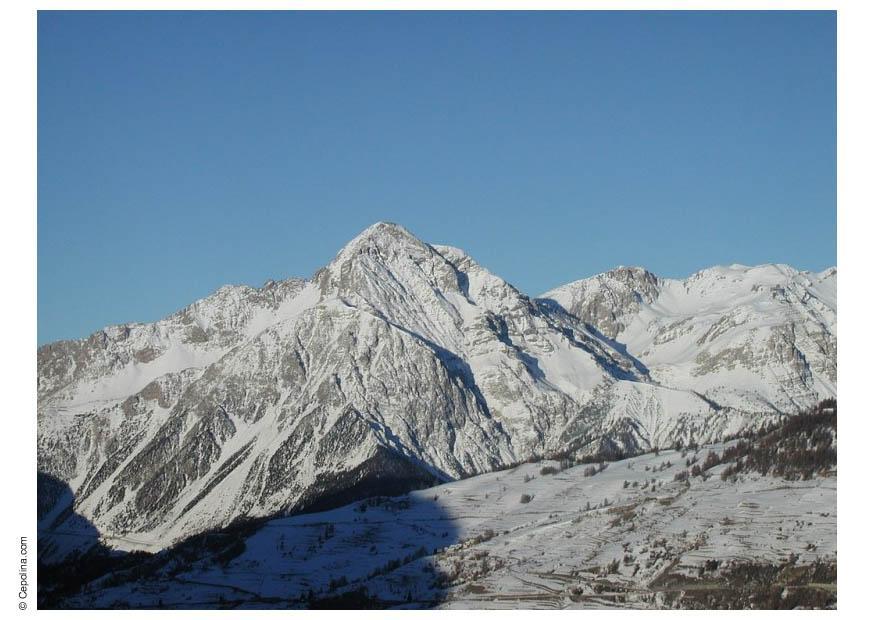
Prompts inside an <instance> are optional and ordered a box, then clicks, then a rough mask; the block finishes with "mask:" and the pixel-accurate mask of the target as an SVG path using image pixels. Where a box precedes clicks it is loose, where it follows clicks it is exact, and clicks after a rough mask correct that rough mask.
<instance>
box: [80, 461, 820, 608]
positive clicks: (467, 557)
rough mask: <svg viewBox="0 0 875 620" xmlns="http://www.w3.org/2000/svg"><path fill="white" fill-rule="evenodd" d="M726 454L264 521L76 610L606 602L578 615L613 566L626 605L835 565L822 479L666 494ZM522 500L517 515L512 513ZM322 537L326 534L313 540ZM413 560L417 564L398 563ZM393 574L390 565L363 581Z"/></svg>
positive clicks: (701, 485)
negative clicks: (347, 602) (118, 604)
mask: <svg viewBox="0 0 875 620" xmlns="http://www.w3.org/2000/svg"><path fill="white" fill-rule="evenodd" d="M728 445H730V444H718V445H714V446H705V447H703V448H701V449H700V450H698V451H697V452H690V453H688V454H687V453H685V454H681V453H678V452H676V451H672V450H667V451H662V452H660V453H659V454H646V455H643V456H640V457H635V458H632V459H628V460H625V461H618V462H614V463H609V464H607V467H606V468H605V469H604V470H603V471H601V472H599V473H596V474H595V475H587V468H588V467H589V466H587V465H579V466H576V467H572V468H570V469H566V470H562V471H559V472H558V473H555V474H547V473H544V474H542V473H541V469H542V468H543V467H544V466H545V465H553V466H558V463H553V462H544V463H532V464H526V465H522V466H519V467H517V468H514V469H511V470H504V471H500V472H493V473H489V474H484V475H481V476H476V477H473V478H470V479H467V480H462V481H458V482H452V483H448V484H444V485H441V486H438V487H434V488H431V489H426V490H423V491H417V492H414V493H410V494H408V495H406V496H399V497H396V498H392V499H388V500H379V501H376V502H373V501H372V502H368V501H365V502H357V503H354V504H350V505H348V506H345V507H342V508H338V509H335V510H332V511H327V512H321V513H313V514H306V515H300V516H295V517H288V518H283V519H276V520H273V521H270V522H268V523H267V524H266V525H265V526H264V527H262V528H261V529H260V530H258V531H257V532H256V533H255V534H254V535H251V536H249V537H248V538H247V539H246V540H245V551H244V552H243V553H242V554H241V555H239V556H238V557H236V558H234V559H233V560H232V561H231V562H230V563H229V564H228V565H227V566H224V567H222V566H218V565H215V564H211V563H207V564H196V565H195V566H194V567H192V568H191V569H190V570H186V571H183V572H182V573H179V574H176V575H161V576H159V577H153V578H152V579H146V580H143V581H141V582H138V583H135V584H125V585H122V586H118V587H113V588H106V589H97V590H96V591H95V592H94V593H92V594H88V595H86V597H87V598H88V604H89V605H94V606H97V607H102V606H106V605H108V604H110V603H111V602H112V601H117V600H128V601H130V602H131V603H132V604H133V605H137V604H145V605H154V604H155V601H156V597H157V596H159V595H160V598H161V600H162V602H163V604H165V605H174V604H180V605H185V604H186V599H185V598H184V597H193V600H198V601H201V602H202V603H207V602H209V601H211V600H212V601H214V602H216V601H218V599H219V596H221V597H222V598H223V600H225V601H234V600H236V601H238V602H239V603H240V604H242V605H243V606H249V605H252V606H260V605H262V604H264V603H263V602H262V603H260V601H264V600H265V599H271V598H272V597H274V598H276V599H279V600H285V601H294V600H296V599H297V598H298V597H299V596H301V595H303V594H305V593H306V592H307V591H308V590H312V591H313V592H314V593H315V594H316V595H317V596H320V595H321V596H324V595H328V594H329V592H330V591H331V588H330V583H329V582H331V581H332V580H335V579H339V578H340V577H343V578H345V579H346V580H347V582H349V585H348V586H345V587H342V588H340V590H336V591H334V593H336V592H339V591H342V590H344V589H353V588H357V587H360V586H364V587H365V588H366V589H367V591H368V592H369V593H370V594H372V595H374V596H379V597H380V598H382V599H384V600H396V601H398V602H399V604H401V603H403V601H404V600H405V599H406V596H407V594H408V593H412V596H413V600H415V601H420V602H436V603H437V604H438V605H439V606H442V607H448V608H482V607H490V608H495V607H508V608H519V607H545V608H556V607H559V608H563V607H575V606H581V605H584V606H592V607H600V606H604V607H609V606H611V601H610V599H609V598H605V599H601V600H600V599H599V597H598V596H592V597H588V598H587V599H586V602H585V603H581V601H579V600H573V597H572V592H573V588H579V589H582V590H583V591H584V592H589V593H591V594H592V593H593V591H592V590H591V585H592V583H593V580H594V578H595V576H596V575H597V574H598V571H599V569H601V568H603V567H605V566H607V565H608V564H610V563H611V562H612V561H614V560H620V566H619V569H618V572H617V573H616V574H612V575H610V576H609V577H608V578H609V580H610V581H612V582H613V583H615V584H616V585H617V586H622V587H623V588H624V589H626V590H631V591H635V590H640V591H647V589H648V587H649V584H650V583H651V582H653V580H654V579H655V578H656V577H658V576H659V575H661V574H663V573H665V572H667V571H673V572H675V573H680V574H685V573H689V574H694V573H695V570H696V569H697V567H699V566H702V565H703V564H704V563H705V562H706V561H707V560H717V561H719V562H720V563H721V564H723V565H725V564H726V563H728V562H731V561H739V562H781V561H785V560H787V558H788V557H789V556H790V554H796V555H797V556H798V557H799V561H800V563H809V562H813V561H815V560H818V559H825V560H832V561H834V560H835V557H836V479H835V477H834V476H826V477H817V478H815V479H813V480H809V481H798V482H791V481H786V480H781V479H777V478H771V477H761V476H759V475H755V474H744V475H742V476H741V477H740V479H739V480H737V481H736V482H731V481H722V480H720V476H719V472H720V471H721V469H722V466H718V467H717V468H715V469H713V470H711V471H710V472H709V473H710V474H711V475H710V476H709V477H708V478H707V479H702V478H693V479H691V485H690V486H689V487H687V486H686V484H685V483H683V482H678V481H676V480H674V476H675V474H676V473H678V472H679V471H681V470H683V469H685V467H684V460H685V458H698V459H699V461H700V462H701V460H703V459H704V456H705V455H706V454H707V453H708V451H709V450H714V451H716V452H718V453H719V452H720V451H721V450H723V449H725V448H726V447H727V446H728ZM666 463H670V466H668V467H666V466H665V464H666ZM652 480H655V484H653V485H651V484H649V481H652ZM645 484H647V488H646V489H645V488H644V485H645ZM523 494H527V495H529V496H531V498H532V499H531V501H529V502H528V503H522V502H521V501H520V498H521V497H522V496H523ZM363 504H365V505H367V506H366V508H364V509H363V508H362V506H363ZM329 524H330V525H331V529H332V530H333V533H330V534H328V535H326V527H327V526H328V525H329ZM478 537H479V538H478ZM420 547H422V548H424V556H423V557H421V558H418V559H412V560H411V557H412V555H413V554H414V552H415V551H417V550H418V549H419V548H420ZM626 556H628V557H629V558H631V559H626ZM472 558H473V560H472ZM483 558H486V563H485V564H483V562H484V560H483ZM475 560H476V561H475ZM392 561H397V562H398V563H400V564H401V566H400V567H398V568H396V569H394V570H389V571H387V572H385V574H375V573H380V572H381V569H382V568H384V567H386V566H387V564H389V562H392ZM636 565H637V569H636ZM460 566H461V567H462V568H461V572H459V576H458V577H457V579H456V580H455V581H453V582H452V583H451V584H450V585H448V586H436V585H435V576H436V575H440V574H441V573H444V574H448V573H454V572H458V569H459V567H460ZM483 566H486V567H487V568H486V570H485V571H482V570H481V569H482V567H483ZM232 586H233V587H232ZM630 606H636V605H635V603H634V600H633V601H632V603H631V605H630ZM641 606H652V604H644V602H643V601H642V603H641Z"/></svg>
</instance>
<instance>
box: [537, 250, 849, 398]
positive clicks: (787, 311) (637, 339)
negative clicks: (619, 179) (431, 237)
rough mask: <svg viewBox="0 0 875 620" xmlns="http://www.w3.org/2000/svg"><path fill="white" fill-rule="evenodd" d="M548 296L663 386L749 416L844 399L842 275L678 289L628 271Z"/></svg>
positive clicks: (779, 270) (788, 275) (718, 280)
mask: <svg viewBox="0 0 875 620" xmlns="http://www.w3.org/2000/svg"><path fill="white" fill-rule="evenodd" d="M543 297H544V298H546V299H549V300H552V301H555V302H557V303H558V304H559V305H560V306H562V308H564V309H565V310H566V311H568V312H569V313H571V314H572V315H573V316H574V317H576V318H578V319H579V320H581V321H584V322H585V323H587V324H589V325H592V326H594V327H595V329H597V330H598V331H600V332H601V333H603V334H604V335H606V336H607V337H609V338H612V339H614V340H615V341H617V342H621V343H623V346H624V347H625V349H624V350H625V351H626V352H628V353H629V354H630V355H632V356H634V357H635V358H636V359H637V360H639V361H640V362H641V363H642V364H643V365H644V369H645V372H646V374H647V376H648V377H649V378H650V380H651V381H653V382H655V383H658V384H660V385H669V386H672V387H676V388H680V389H686V390H696V391H698V392H699V393H701V394H703V395H705V396H706V397H707V398H709V399H710V400H713V401H714V402H717V403H720V404H721V405H723V406H727V407H733V408H735V409H740V410H745V411H769V410H773V411H778V412H785V413H786V412H790V411H802V410H804V409H806V408H807V407H810V406H811V405H813V404H814V403H815V402H817V401H818V400H820V399H822V398H828V397H831V396H835V386H836V270H835V269H834V268H833V269H828V270H826V271H823V272H821V273H810V272H800V271H796V270H795V269H793V268H791V267H788V266H787V265H760V266H758V267H745V266H742V265H732V266H729V267H713V268H711V269H705V270H704V271H700V272H698V273H696V274H694V275H692V276H690V277H689V278H686V279H683V280H673V279H667V278H658V277H656V276H655V275H653V274H652V273H650V272H648V271H646V270H644V269H641V268H626V267H621V268H618V269H615V270H613V271H610V272H608V273H604V274H600V275H597V276H595V277H592V278H588V279H585V280H579V281H577V282H572V283H571V284H567V285H565V286H562V287H560V288H557V289H555V290H553V291H550V292H548V293H546V294H545V295H544V296H543Z"/></svg>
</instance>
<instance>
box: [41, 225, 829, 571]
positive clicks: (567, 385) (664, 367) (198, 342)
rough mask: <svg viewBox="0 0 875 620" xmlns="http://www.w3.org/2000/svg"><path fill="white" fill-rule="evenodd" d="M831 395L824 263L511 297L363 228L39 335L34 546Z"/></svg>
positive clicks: (379, 490)
mask: <svg viewBox="0 0 875 620" xmlns="http://www.w3.org/2000/svg"><path fill="white" fill-rule="evenodd" d="M835 394H836V270H835V269H834V268H833V269H828V270H826V271H823V272H820V273H812V272H806V271H797V270H795V269H793V268H791V267H789V266H786V265H760V266H756V267H746V266H741V265H731V266H728V267H713V268H710V269H706V270H703V271H700V272H698V273H696V274H694V275H692V276H690V277H689V278H686V279H668V278H660V277H658V276H656V275H654V274H652V273H650V272H648V271H646V270H645V269H642V268H638V267H619V268H617V269H614V270H612V271H609V272H607V273H603V274H600V275H597V276H594V277H591V278H587V279H584V280H579V281H576V282H572V283H570V284H567V285H565V286H562V287H559V288H557V289H555V290H552V291H549V292H547V293H544V294H543V295H541V296H540V297H538V298H530V297H528V296H526V295H525V294H523V293H521V292H520V291H519V290H517V289H516V288H514V287H513V286H512V285H510V284H508V283H507V282H506V281H504V280H502V279H501V278H500V277H498V276H496V275H494V274H492V273H490V272H489V271H488V270H486V269H485V268H483V267H482V266H481V265H479V264H478V263H477V262H475V260H474V259H473V258H471V257H470V256H468V255H467V254H465V253H464V252H463V251H462V250H459V249H457V248H454V247H449V246H443V245H431V244H428V243H425V242H423V241H421V240H419V239H418V238H416V237H415V236H414V235H412V234H411V233H410V232H408V231H407V230H406V229H404V228H403V227H401V226H399V225H396V224H390V223H382V222H381V223H378V224H375V225H373V226H371V227H369V228H368V229H366V230H365V231H363V232H362V233H361V234H360V235H358V236H357V237H356V238H355V239H353V240H352V241H351V242H350V243H348V244H347V245H346V246H345V247H344V248H343V249H342V250H341V251H340V252H339V253H338V254H337V256H336V257H335V258H334V260H332V261H331V262H330V263H329V264H328V265H327V266H326V267H324V268H322V269H320V270H319V271H318V272H317V273H316V274H314V275H313V277H312V278H310V279H308V280H302V279H289V280H284V281H278V282H276V281H269V282H267V283H266V284H265V285H264V286H263V287H261V288H252V287H247V286H225V287H222V288H220V289H219V290H218V291H216V292H215V293H213V294H212V295H210V296H209V297H207V298H205V299H202V300H199V301H197V302H195V303H193V304H192V305H190V306H188V307H186V308H184V309H182V310H180V311H179V312H177V313H175V314H173V315H171V316H169V317H167V318H165V319H162V320H160V321H158V322H156V323H148V324H142V323H133V324H126V325H120V326H113V327H107V328H105V329H102V330H100V331H98V332H96V333H95V334H92V335H91V336H89V337H88V338H86V339H82V340H70V341H61V342H56V343H52V344H48V345H45V346H43V347H41V348H40V349H39V351H38V466H39V484H38V498H39V511H38V512H39V520H40V521H39V528H40V546H41V558H42V559H43V560H45V561H50V560H52V559H54V560H56V561H60V560H63V559H64V558H66V557H67V556H68V555H69V554H70V553H72V552H74V551H77V550H81V549H82V547H83V545H85V544H93V538H92V537H89V536H86V535H84V534H83V531H84V530H85V529H86V528H90V527H93V528H96V530H97V531H98V532H99V535H100V537H101V539H102V540H103V541H105V542H106V544H108V545H109V546H111V547H115V548H119V549H125V550H149V551H156V550H160V549H163V548H166V547H167V546H169V545H170V544H172V543H174V542H176V541H179V540H182V539H185V538H186V537H190V536H192V535H195V534H198V533H201V532H205V531H208V530H213V529H216V528H222V527H225V526H228V525H230V524H232V523H235V522H238V521H240V520H242V519H252V518H267V517H276V516H282V515H290V514H294V513H300V512H304V511H315V510H324V509H327V508H333V507H335V506H340V505H343V504H346V503H349V502H351V501H353V500H357V499H361V498H364V497H368V496H371V495H376V494H380V495H392V494H397V493H404V492H406V491H409V490H411V489H416V488H422V487H426V486H430V485H433V484H436V483H441V482H447V481H450V480H458V479H463V478H467V477H470V476H473V475H476V474H482V473H484V472H489V471H494V470H497V469H502V468H506V467H508V466H510V465H514V464H518V463H520V462H523V461H526V460H533V459H538V458H543V457H550V456H553V457H555V456H562V457H563V458H567V459H574V458H582V457H593V456H616V457H619V456H630V455H634V454H640V453H642V452H645V451H648V450H651V449H653V448H666V447H673V446H678V445H683V446H686V445H689V444H693V443H704V442H712V441H719V440H721V439H722V438H724V437H727V436H730V435H732V434H736V433H739V432H742V431H745V430H751V429H759V428H761V427H762V426H763V425H765V424H767V423H771V422H774V421H776V420H778V419H780V418H782V417H784V416H787V415H789V414H793V413H798V412H800V411H803V410H805V409H806V408H809V407H811V406H812V405H814V404H815V403H817V402H819V401H821V400H822V399H824V398H830V397H834V396H835ZM77 532H79V533H80V534H82V535H78V536H77ZM84 541H90V542H88V543H86V542H84Z"/></svg>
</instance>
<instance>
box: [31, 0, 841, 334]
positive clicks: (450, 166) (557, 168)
mask: <svg viewBox="0 0 875 620" xmlns="http://www.w3.org/2000/svg"><path fill="white" fill-rule="evenodd" d="M835 32H836V24H835V17H834V14H833V13H831V12H822V13H764V12H756V13H670V12H663V13H590V12H582V13H437V14H436V13H408V14H404V13H352V14H343V13H130V12H125V13H122V12H118V13H46V12H42V13H41V14H40V16H39V39H38V41H39V42H38V45H39V78H38V86H39V94H38V105H39V121H38V124H39V127H38V129H39V137H38V141H39V162H38V163H39V181H38V183H39V204H38V231H39V232H38V234H39V239H38V243H39V245H38V260H39V264H38V276H39V282H38V295H39V297H38V311H39V320H38V325H39V334H38V338H39V341H40V342H41V343H44V342H48V341H52V340H56V339H61V338H74V337H83V336H86V335H87V334H89V333H91V332H93V331H95V330H97V329H99V328H100V327H102V326H104V325H107V324H112V323H123V322H129V321H151V320H156V319H158V318H160V317H162V316H165V315H167V314H169V313H171V312H173V311H174V310H176V309H178V308H180V307H183V306H185V305H187V304H188V303H190V302H191V301H193V300H195V299H197V298H199V297H203V296H204V295H207V294H208V293H210V292H211V291H212V290H214V289H216V288H217V287H219V286H220V285H222V284H227V283H242V284H243V283H245V284H253V285H260V284H261V283H263V282H264V281H265V280H266V279H268V278H277V279H278V278H283V277H290V276H302V277H309V276H310V275H312V273H313V272H314V271H315V270H316V269H318V268H319V267H320V266H322V265H324V264H325V263H327V262H328V261H329V260H330V259H331V258H332V257H333V256H334V254H335V253H336V252H337V251H338V250H339V249H340V248H341V247H342V246H343V244H344V243H345V242H346V241H348V240H349V239H350V238H352V237H353V236H355V234H356V233H357V232H358V231H360V230H361V229H363V228H365V227H366V226H368V225H369V224H371V223H373V222H375V221H378V220H391V221H395V222H399V223H401V224H403V225H404V226H406V227H407V228H409V229H410V230H411V231H412V232H414V233H415V234H417V235H418V236H419V237H421V238H422V239H424V240H426V241H430V242H434V243H449V244H452V245H456V246H459V247H462V248H464V249H465V250H467V251H468V252H469V253H470V254H471V255H472V256H474V258H475V259H477V260H478V261H480V262H481V263H482V264H484V265H485V266H487V267H488V268H489V269H491V270H492V271H494V272H496V273H497V274H498V275H501V276H502V277H504V278H505V279H507V280H509V281H510V282H512V283H513V284H515V285H516V286H517V287H519V288H520V289H521V290H523V291H524V292H526V293H529V294H530V295H536V294H539V293H541V292H543V291H545V290H547V289H549V288H552V287H553V286H556V285H558V284H561V283H564V282H568V281H571V280H575V279H578V278H582V277H585V276H589V275H592V274H594V273H597V272H600V271H604V270H607V269H610V268H612V267H615V266H617V265H620V264H623V265H642V266H646V267H647V268H649V269H650V270H652V271H654V272H656V273H657V274H659V275H664V276H685V275H688V274H690V273H692V272H694V271H696V270H698V269H701V268H704V267H707V266H711V265H714V264H728V263H746V264H757V263H762V262H783V263H789V264H791V265H793V266H796V267H799V268H803V269H812V270H820V269H824V268H826V267H828V266H831V265H834V264H835V261H836V193H835V191H836V190H835V184H836V162H835V157H836V153H835V148H836V142H835V122H836V107H835V79H836V76H835V59H836V38H835Z"/></svg>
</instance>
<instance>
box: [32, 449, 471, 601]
mask: <svg viewBox="0 0 875 620" xmlns="http://www.w3.org/2000/svg"><path fill="white" fill-rule="evenodd" d="M385 452H386V454H378V455H377V456H376V457H375V458H374V459H371V460H369V461H367V462H365V463H363V464H361V465H360V466H359V467H357V468H355V469H354V470H352V471H350V472H345V473H341V474H338V476H337V477H335V478H334V479H332V480H324V481H323V482H324V483H325V488H324V489H322V491H324V492H320V490H319V489H315V490H314V492H313V493H312V495H311V499H309V500H308V499H306V498H305V501H304V503H303V505H302V507H301V510H299V511H296V512H295V514H293V515H290V516H285V515H279V514H278V515H275V516H273V517H268V518H259V519H247V520H241V521H238V522H236V523H234V524H232V525H230V526H228V527H225V528H221V529H216V530H212V531H208V532H203V533H201V534H197V535H195V536H192V537H190V538H187V539H185V540H183V541H181V542H178V543H176V544H174V545H173V546H172V547H170V548H168V549H165V550H163V551H161V552H159V553H155V554H150V553H145V552H131V553H126V552H120V551H117V550H113V549H110V548H109V547H107V546H106V545H104V544H102V543H101V541H100V536H99V532H98V530H97V529H96V528H95V527H94V526H93V525H92V524H91V523H90V522H89V521H88V520H87V519H86V518H84V517H83V516H81V515H79V514H77V513H76V512H75V510H74V506H75V502H74V500H75V498H74V496H73V493H72V491H71V490H70V487H69V486H68V485H66V484H65V483H64V482H62V481H60V480H58V479H57V478H54V477H52V476H49V475H46V474H42V473H40V474H39V476H38V481H37V486H38V504H39V505H38V513H39V517H40V522H39V529H38V532H39V535H38V548H39V550H40V564H39V579H38V584H37V590H38V606H39V607H40V608H42V609H75V608H84V609H90V608H126V607H131V608H143V609H170V608H175V609H227V608H299V609H301V608H303V609H306V608H312V609H377V608H380V609H382V608H392V607H409V608H427V607H433V606H435V605H438V604H440V603H441V602H442V601H444V600H445V599H446V595H447V590H448V584H449V583H450V582H451V579H450V578H449V577H448V576H447V575H445V574H444V573H442V571H441V570H440V569H439V568H438V567H437V566H436V563H435V562H434V558H433V555H434V554H435V552H439V551H440V550H441V549H443V548H446V547H448V546H450V545H453V544H456V543H458V542H459V532H458V528H457V526H456V523H455V521H454V520H453V519H452V518H451V517H450V515H448V514H447V513H446V512H445V510H444V509H443V508H442V507H441V505H440V501H439V499H438V498H439V497H440V494H441V488H440V487H434V489H431V488H429V489H428V490H422V491H419V492H417V493H412V494H406V492H407V491H410V490H411V489H422V488H423V487H425V486H429V485H431V484H434V483H436V482H437V480H436V479H435V478H434V477H433V475H432V474H430V473H429V472H426V471H424V470H422V469H419V468H417V467H416V466H415V465H414V464H412V463H410V462H409V461H406V460H405V459H404V458H403V457H402V456H400V455H397V454H394V453H393V452H392V451H389V450H385ZM329 489H332V490H331V491H330V492H329ZM317 511H322V512H317ZM73 539H75V541H76V542H75V544H71V543H70V541H71V540H73ZM67 548H70V549H73V550H72V551H71V553H70V554H69V555H67V554H64V553H61V551H62V550H64V549H67ZM43 558H45V561H43ZM314 558H316V559H317V560H319V558H322V559H325V558H329V559H330V561H324V562H323V561H321V560H319V561H317V562H316V564H315V566H316V567H317V568H314V564H313V563H312V561H313V559H314ZM253 562H254V564H253ZM318 567H330V568H325V569H324V572H323V571H322V569H321V568H318ZM263 575H268V580H269V579H270V576H276V575H280V576H281V577H279V578H281V580H282V581H281V586H282V587H281V588H280V589H279V590H278V589H277V588H276V587H273V586H270V585H268V586H264V585H263V582H262V586H253V583H258V581H259V579H261V578H262V576H263ZM205 582H206V585H208V586H209V587H204V586H205ZM259 588H260V589H259Z"/></svg>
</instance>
